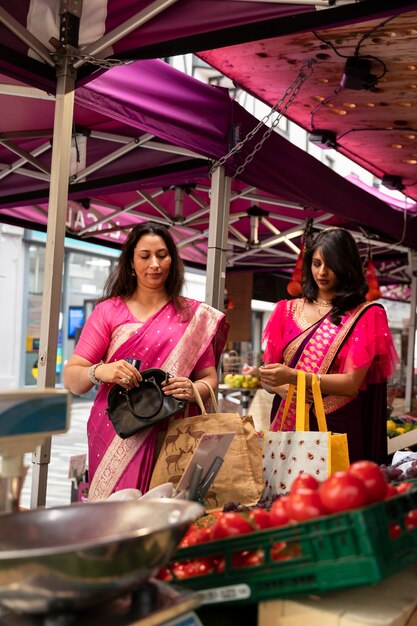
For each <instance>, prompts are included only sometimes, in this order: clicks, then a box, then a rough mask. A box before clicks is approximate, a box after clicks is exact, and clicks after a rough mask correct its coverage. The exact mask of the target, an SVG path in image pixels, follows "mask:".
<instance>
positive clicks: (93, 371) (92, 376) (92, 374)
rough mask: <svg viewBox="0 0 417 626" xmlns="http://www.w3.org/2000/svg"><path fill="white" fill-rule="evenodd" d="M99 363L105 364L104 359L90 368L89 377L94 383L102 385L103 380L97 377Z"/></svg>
mask: <svg viewBox="0 0 417 626" xmlns="http://www.w3.org/2000/svg"><path fill="white" fill-rule="evenodd" d="M99 365H103V361H100V363H95V364H94V365H92V366H91V367H89V368H88V378H89V379H90V380H91V382H92V383H93V385H100V384H101V383H102V382H103V381H102V380H99V379H98V378H96V368H97V367H98V366H99Z"/></svg>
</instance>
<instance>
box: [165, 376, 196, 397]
mask: <svg viewBox="0 0 417 626" xmlns="http://www.w3.org/2000/svg"><path fill="white" fill-rule="evenodd" d="M162 387H163V390H164V394H165V395H167V396H174V398H179V399H180V400H188V402H193V401H194V400H195V398H194V391H193V388H192V386H191V381H190V379H189V378H187V377H186V376H171V377H170V378H169V379H168V382H163V383H162Z"/></svg>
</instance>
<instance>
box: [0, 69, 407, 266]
mask: <svg viewBox="0 0 417 626" xmlns="http://www.w3.org/2000/svg"><path fill="white" fill-rule="evenodd" d="M3 106H4V109H3ZM0 116H1V119H2V122H3V131H4V132H5V133H6V135H5V137H6V139H7V138H8V139H9V141H10V142H12V143H13V144H15V145H16V146H18V148H19V149H21V150H24V151H27V152H28V153H29V152H30V153H31V152H33V151H35V150H37V149H38V150H40V149H41V147H42V146H44V145H45V144H46V145H49V141H50V137H51V136H52V135H51V134H52V125H53V102H51V101H48V100H42V101H39V100H33V99H30V100H28V99H26V98H16V97H14V96H2V98H1V99H0ZM74 123H75V132H74V142H73V152H74V161H75V165H77V159H78V160H79V161H82V158H83V154H84V159H85V164H82V163H81V164H80V165H79V170H78V172H77V173H75V174H73V176H72V179H71V181H70V184H69V198H70V202H69V205H68V211H67V215H68V232H69V233H70V234H73V235H74V236H81V237H89V238H90V239H94V240H100V241H101V242H103V243H104V242H105V243H106V244H108V245H120V244H121V243H122V242H123V240H124V237H125V232H124V231H123V230H121V229H123V228H129V227H131V226H132V224H134V223H135V222H136V221H141V220H143V219H146V217H144V215H145V216H148V217H161V214H162V215H165V216H166V218H167V220H168V222H169V220H171V223H172V224H173V225H174V227H175V228H176V229H177V231H176V232H177V236H178V238H183V239H184V238H185V239H187V238H188V237H191V238H192V237H195V236H196V232H199V231H201V237H200V241H199V242H198V245H199V246H200V249H199V248H196V244H195V243H193V245H191V244H190V246H188V247H187V249H185V248H184V258H186V259H188V260H191V261H193V262H196V263H199V264H201V265H204V251H202V250H201V246H203V248H205V249H206V246H207V243H206V239H207V235H206V234H204V233H205V231H206V229H207V227H208V209H207V211H206V213H205V219H202V218H201V219H200V223H198V220H194V219H193V216H194V214H195V213H196V212H197V211H198V210H203V209H202V208H204V207H209V204H210V198H209V191H210V176H209V170H210V167H211V164H212V162H213V161H215V160H216V159H219V158H220V157H222V156H224V155H225V154H227V152H228V150H229V148H230V141H231V138H232V137H234V138H235V140H242V139H244V138H245V136H246V135H247V133H248V132H249V131H250V130H252V129H253V128H254V127H255V126H256V125H257V120H256V119H255V118H254V117H253V116H251V115H250V114H249V113H248V112H247V111H245V110H244V109H243V108H242V107H241V106H240V105H239V104H237V103H236V102H234V101H232V100H231V99H230V98H229V95H228V93H227V91H226V90H224V89H222V88H219V87H213V86H209V85H206V84H203V83H200V82H198V81H196V80H195V79H193V78H191V77H189V76H187V75H185V74H183V73H182V72H179V71H177V70H175V69H173V68H172V67H171V66H169V65H168V64H166V63H164V62H162V61H158V60H149V61H138V62H135V63H132V64H130V65H126V66H123V67H116V68H113V69H111V70H109V71H107V72H105V73H104V74H102V75H101V76H99V77H97V78H95V79H94V80H92V81H91V82H90V83H89V84H88V85H87V86H85V87H82V88H81V87H80V88H78V89H77V90H76V106H75V115H74ZM264 131H265V128H264V129H263V130H262V131H259V132H258V133H257V134H256V135H255V137H254V138H253V139H252V140H251V142H248V143H244V147H243V149H242V150H241V151H240V152H238V153H237V155H235V156H233V157H232V158H231V159H229V160H228V161H227V162H226V168H227V173H228V174H229V175H230V176H232V177H234V174H235V172H236V168H237V167H238V166H239V165H240V164H241V163H243V162H244V160H245V159H246V157H247V156H248V154H250V153H251V151H252V150H253V148H254V146H255V145H256V143H257V142H258V141H259V139H260V138H261V136H262V133H263V132H264ZM7 133H8V134H7ZM144 134H149V135H150V139H149V140H148V141H144V143H143V146H142V147H138V146H139V143H140V141H141V140H142V139H143V136H144ZM112 139H113V140H114V141H111V140H112ZM130 143H131V144H132V145H133V146H136V147H135V149H132V150H130V151H127V152H126V153H124V154H120V155H118V157H117V158H115V159H112V158H110V157H111V155H112V154H113V153H114V152H115V151H116V150H119V149H120V147H121V146H124V145H127V144H130ZM172 146H176V147H179V149H180V151H179V152H176V151H175V149H174V148H173V147H172ZM49 147H50V146H49ZM37 159H38V160H39V161H41V163H42V164H43V165H44V166H45V169H46V170H47V169H48V167H49V166H50V151H45V152H44V153H42V154H40V155H39V156H38V157H37ZM106 159H107V161H106ZM17 160H18V159H17V157H16V154H15V152H13V151H10V150H9V149H8V147H7V145H6V146H2V145H0V163H2V164H3V165H4V166H6V168H7V167H8V168H10V171H9V172H7V174H6V170H3V172H0V220H2V221H10V222H13V223H20V224H24V225H26V226H28V227H35V228H36V227H39V226H41V227H44V226H45V224H46V221H47V214H48V211H47V203H48V193H49V185H48V178H47V174H44V175H43V176H42V175H41V173H40V172H38V171H37V170H36V167H35V166H34V165H32V164H31V163H25V164H24V167H23V169H24V170H25V172H24V175H22V172H21V171H20V173H19V169H18V168H16V170H15V171H13V167H14V164H15V163H16V161H17ZM97 162H102V164H101V166H100V168H98V167H97V169H94V168H93V169H92V171H91V172H90V173H89V174H88V175H87V176H84V175H83V171H84V168H89V167H90V168H91V167H92V166H93V165H94V164H95V163H97ZM29 174H31V175H29ZM232 187H233V195H232V202H231V209H230V211H231V217H232V219H233V220H234V221H233V224H235V227H236V228H238V229H239V231H240V232H241V233H242V235H243V236H244V237H246V238H247V239H248V241H249V240H250V238H251V228H252V226H251V224H252V225H253V219H252V222H251V217H253V216H252V215H251V211H252V209H253V206H254V205H256V206H257V207H259V208H260V209H261V210H262V211H264V212H265V213H266V215H263V216H262V217H266V218H267V219H270V220H273V222H274V225H275V226H276V228H277V229H278V230H279V231H281V232H286V231H287V230H288V228H289V227H291V226H292V227H297V225H298V229H300V228H301V229H302V228H303V226H304V225H305V220H306V219H308V218H309V217H311V218H313V219H315V220H318V219H323V216H325V220H324V224H326V225H331V224H333V225H341V226H346V227H354V228H357V224H360V225H363V226H365V227H366V228H368V229H369V230H370V231H371V232H373V233H376V234H377V235H378V236H382V237H384V238H385V239H387V240H388V241H390V240H391V241H399V240H400V239H401V237H402V235H403V226H404V224H403V219H402V215H401V214H400V213H399V212H398V211H396V210H393V209H392V208H391V207H390V206H389V205H388V204H387V203H386V202H383V201H382V200H381V199H378V198H376V197H374V196H373V195H371V194H369V193H367V192H366V191H365V190H363V189H360V188H358V187H357V186H355V185H353V184H352V183H350V182H349V181H347V180H345V179H344V178H342V177H341V176H339V175H338V174H336V173H335V172H333V171H332V170H330V169H329V168H327V167H326V166H325V165H323V164H322V163H320V162H319V161H317V160H316V159H315V158H314V157H312V156H311V155H309V154H307V153H305V152H304V151H302V150H301V149H299V148H297V147H296V146H294V145H292V144H291V143H290V142H288V141H287V140H286V139H285V138H283V137H282V136H280V135H278V134H277V133H273V134H272V135H271V136H270V137H269V138H268V140H267V141H266V142H265V143H264V145H263V147H262V149H261V150H260V151H259V152H258V153H257V154H256V155H255V157H254V159H253V160H252V161H251V162H250V163H248V165H247V166H246V167H245V168H244V170H243V172H242V174H241V175H239V177H238V178H237V179H236V178H234V180H233V186H232ZM249 187H250V188H251V189H252V190H256V194H257V197H256V198H255V195H256V194H255V195H254V194H253V193H248V188H249ZM178 190H181V192H182V213H181V216H180V217H179V218H178V220H177V221H175V220H176V218H175V211H176V208H175V203H176V196H175V194H176V192H177V191H178ZM143 193H147V194H150V195H152V196H154V198H153V199H152V198H149V197H148V198H147V200H146V199H144V198H143V196H141V195H140V194H143ZM138 200H140V204H137V203H138ZM288 204H290V205H291V204H293V206H288ZM126 207H127V208H128V210H126ZM129 207H131V208H129ZM112 216H113V217H112ZM103 218H107V219H105V222H104V223H103V224H102V225H101V226H100V228H97V229H96V230H95V231H94V232H93V231H91V230H90V231H88V228H87V227H88V225H89V223H90V224H91V223H92V222H94V221H100V220H102V219H103ZM258 222H259V223H258V229H259V237H260V239H263V238H265V237H268V236H270V235H271V232H270V230H268V227H267V226H266V225H265V222H264V221H263V220H262V219H259V220H258ZM85 228H87V231H85V230H84V229H85ZM416 228H417V227H416V225H415V224H414V223H413V222H410V223H409V224H408V225H407V228H406V231H405V236H404V238H403V239H402V243H403V244H404V245H409V246H410V247H413V246H415V245H416V242H417V232H416ZM241 245H243V244H241ZM243 247H244V246H243ZM255 247H256V246H255ZM290 252H291V250H290ZM292 255H293V256H294V253H293V252H292ZM261 258H262V254H260V251H259V250H258V251H256V255H254V257H253V259H252V257H245V263H249V262H250V261H251V260H256V261H257V260H258V259H261ZM280 260H281V259H280ZM283 260H286V262H287V263H288V262H290V263H292V262H293V258H292V257H291V255H290V256H288V254H287V255H286V256H284V257H283ZM268 261H269V262H271V261H272V262H275V261H276V259H273V258H272V259H271V258H269V259H268ZM241 263H242V266H243V261H241Z"/></svg>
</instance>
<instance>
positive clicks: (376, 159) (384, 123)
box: [199, 2, 417, 216]
mask: <svg viewBox="0 0 417 626" xmlns="http://www.w3.org/2000/svg"><path fill="white" fill-rule="evenodd" d="M390 4H391V9H390V10H389V11H387V12H385V13H381V12H380V8H381V7H382V5H381V3H379V2H378V3H374V13H373V14H371V15H368V16H366V15H364V17H363V18H362V19H361V20H360V21H352V23H349V22H348V23H345V24H344V25H339V26H319V27H317V25H316V24H314V23H312V24H311V26H309V27H308V28H306V30H305V32H302V33H301V32H298V33H296V34H293V33H291V34H288V33H287V34H285V33H279V35H280V36H275V37H274V36H270V34H268V35H267V36H268V38H264V35H263V34H262V33H259V34H260V37H258V40H257V41H252V42H249V43H245V44H244V45H241V44H240V45H233V46H228V47H224V48H221V49H209V50H207V51H206V52H202V53H199V56H200V57H201V59H203V60H204V61H205V62H206V63H208V64H209V65H210V66H213V67H214V68H216V70H217V73H219V72H221V73H223V74H225V75H227V76H228V77H229V78H230V79H232V80H233V82H234V85H235V87H236V88H241V89H244V90H246V91H247V92H249V93H250V94H253V95H255V96H256V97H258V98H259V99H260V100H261V101H263V102H265V103H266V104H268V105H270V106H273V105H275V104H276V103H277V102H278V101H280V99H281V98H282V96H283V95H284V94H285V93H286V90H287V89H288V88H289V85H291V83H292V82H293V81H294V78H295V77H296V76H297V73H298V71H299V69H300V67H301V66H302V64H303V63H305V62H307V61H310V62H311V63H312V64H313V66H312V73H311V75H310V76H309V78H308V80H306V81H305V82H304V84H303V85H302V88H301V89H300V91H299V92H298V93H297V97H296V98H295V99H294V101H293V102H291V104H290V106H289V107H288V109H287V110H286V112H285V115H286V117H288V118H289V119H290V120H292V121H293V122H296V123H297V124H298V125H300V126H301V127H303V128H304V129H305V130H307V131H308V132H309V133H310V135H309V137H310V141H311V144H315V145H317V146H319V147H322V148H325V149H329V150H331V149H334V150H337V151H338V152H339V153H341V154H343V155H345V156H347V157H348V158H349V159H351V160H353V161H355V162H356V163H358V164H359V165H361V166H362V167H364V168H365V169H366V170H368V171H370V172H372V174H373V175H374V176H375V177H377V178H378V179H381V180H382V184H383V185H385V187H386V188H389V189H395V190H398V191H402V192H403V193H404V194H406V195H407V196H408V197H409V198H410V199H412V200H413V201H415V200H417V107H416V90H417V53H416V50H417V47H416V33H417V31H416V24H417V10H416V8H417V5H416V4H415V3H408V6H406V5H405V4H404V3H403V4H402V6H400V3H397V2H391V3H390ZM385 8H387V4H385ZM411 9H413V10H411ZM371 18H372V19H371ZM258 32H259V31H258ZM253 39H255V37H254V38H253ZM330 155H331V152H330ZM382 188H383V187H382ZM411 204H413V203H411ZM410 216H411V214H410Z"/></svg>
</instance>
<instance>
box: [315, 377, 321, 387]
mask: <svg viewBox="0 0 417 626" xmlns="http://www.w3.org/2000/svg"><path fill="white" fill-rule="evenodd" d="M316 376H317V382H318V384H319V387H321V374H316Z"/></svg>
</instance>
